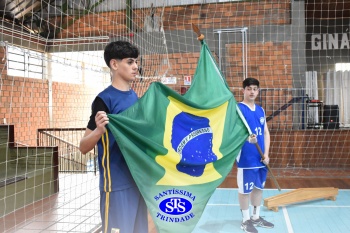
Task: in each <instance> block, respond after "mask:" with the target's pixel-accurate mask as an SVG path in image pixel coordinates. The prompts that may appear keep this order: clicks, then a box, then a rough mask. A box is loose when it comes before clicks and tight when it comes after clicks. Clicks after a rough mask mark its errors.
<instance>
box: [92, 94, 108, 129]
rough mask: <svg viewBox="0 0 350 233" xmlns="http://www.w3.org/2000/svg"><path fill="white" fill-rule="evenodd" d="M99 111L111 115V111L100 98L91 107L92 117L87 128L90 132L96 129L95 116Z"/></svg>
mask: <svg viewBox="0 0 350 233" xmlns="http://www.w3.org/2000/svg"><path fill="white" fill-rule="evenodd" d="M98 111H104V112H106V113H107V114H109V110H108V108H107V106H106V104H105V103H104V102H103V100H102V99H101V98H100V97H96V98H95V100H94V102H93V103H92V106H91V116H90V119H89V123H88V125H87V128H88V129H90V130H94V129H96V122H95V116H96V114H97V112H98Z"/></svg>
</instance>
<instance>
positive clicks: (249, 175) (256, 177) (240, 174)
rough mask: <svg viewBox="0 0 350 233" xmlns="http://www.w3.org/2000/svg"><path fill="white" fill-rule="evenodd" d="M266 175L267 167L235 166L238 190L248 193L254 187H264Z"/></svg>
mask: <svg viewBox="0 0 350 233" xmlns="http://www.w3.org/2000/svg"><path fill="white" fill-rule="evenodd" d="M266 177H267V168H266V167H261V168H251V169H248V168H237V186H238V192H239V193H242V194H249V193H251V192H252V191H253V189H254V188H257V189H264V186H265V182H266Z"/></svg>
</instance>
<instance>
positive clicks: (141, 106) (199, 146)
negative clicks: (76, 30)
mask: <svg viewBox="0 0 350 233" xmlns="http://www.w3.org/2000/svg"><path fill="white" fill-rule="evenodd" d="M201 44H202V46H201V52H200V57H199V60H198V64H197V69H196V72H195V75H194V78H193V83H192V86H191V87H190V89H189V90H188V91H187V93H186V94H185V95H183V96H182V95H180V94H178V93H177V92H175V91H174V90H172V89H170V88H168V87H167V86H165V85H163V84H161V83H158V82H155V83H152V84H151V86H150V87H149V89H148V90H147V92H146V93H145V94H144V95H143V96H142V98H140V100H139V101H138V102H137V103H136V104H134V105H133V106H131V107H130V108H128V109H127V110H126V111H124V112H122V113H121V114H117V115H114V114H112V115H109V119H110V122H109V124H108V128H109V130H111V132H112V133H113V135H114V137H115V138H116V140H117V142H118V144H119V146H120V149H121V151H122V153H123V154H124V157H125V159H126V162H127V164H128V166H129V168H130V170H131V173H132V175H133V177H134V179H135V181H136V184H137V185H138V187H139V189H140V191H141V193H142V195H143V197H144V199H145V201H146V204H147V207H148V209H149V212H150V214H151V216H152V218H153V221H154V223H155V225H156V227H157V229H158V232H160V233H165V232H169V233H170V232H173V233H178V232H181V233H186V232H192V231H193V229H194V228H195V226H196V224H197V222H198V221H199V219H200V217H201V215H202V213H203V211H204V208H205V206H206V204H207V202H208V200H209V198H210V197H211V195H212V194H213V192H214V191H215V189H216V188H217V187H218V186H219V185H220V184H221V183H222V182H223V181H224V179H225V177H226V176H227V174H228V173H229V172H230V171H231V169H232V166H233V164H234V161H235V158H236V157H237V155H238V153H239V151H240V149H241V147H242V145H243V143H244V142H245V141H246V139H247V138H248V131H247V128H246V127H245V125H244V123H243V120H242V118H241V115H240V114H239V113H240V112H239V110H238V107H237V102H236V100H235V98H234V96H233V95H232V93H231V91H230V90H229V88H228V86H227V83H226V81H225V78H224V77H223V75H222V73H221V71H220V70H219V68H218V66H217V64H216V62H215V60H214V58H213V56H212V54H211V52H210V50H209V48H208V46H207V44H206V43H205V41H201Z"/></svg>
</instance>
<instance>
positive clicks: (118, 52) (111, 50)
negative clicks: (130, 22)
mask: <svg viewBox="0 0 350 233" xmlns="http://www.w3.org/2000/svg"><path fill="white" fill-rule="evenodd" d="M138 56H139V49H138V48H137V47H136V46H135V45H132V44H131V43H130V42H128V41H122V40H118V41H113V42H110V43H109V44H108V45H107V46H106V47H105V50H104V59H105V62H106V64H107V66H108V67H109V68H110V66H109V62H110V61H111V60H112V59H117V60H122V59H124V58H137V57H138Z"/></svg>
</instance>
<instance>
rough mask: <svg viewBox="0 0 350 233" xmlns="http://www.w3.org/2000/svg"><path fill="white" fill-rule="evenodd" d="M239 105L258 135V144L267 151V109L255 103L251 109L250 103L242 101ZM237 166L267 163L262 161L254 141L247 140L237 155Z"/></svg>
mask: <svg viewBox="0 0 350 233" xmlns="http://www.w3.org/2000/svg"><path fill="white" fill-rule="evenodd" d="M238 106H239V108H240V110H241V112H242V114H243V116H244V118H245V119H246V121H247V123H248V125H249V128H250V130H251V131H252V133H253V134H255V135H256V136H257V140H258V144H259V146H260V148H261V150H262V152H264V151H265V144H264V142H265V140H264V129H265V124H266V122H265V111H264V109H263V108H262V107H261V106H259V105H256V104H255V105H254V108H253V109H251V108H250V107H249V106H248V105H246V104H245V103H243V102H241V103H238ZM236 161H237V166H238V167H239V168H259V167H264V166H265V165H264V164H263V163H262V162H261V156H260V154H259V151H258V150H257V148H256V146H255V145H254V144H253V143H249V142H248V141H246V142H245V143H244V145H243V147H242V149H241V151H240V154H239V155H238V156H237V159H236Z"/></svg>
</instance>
